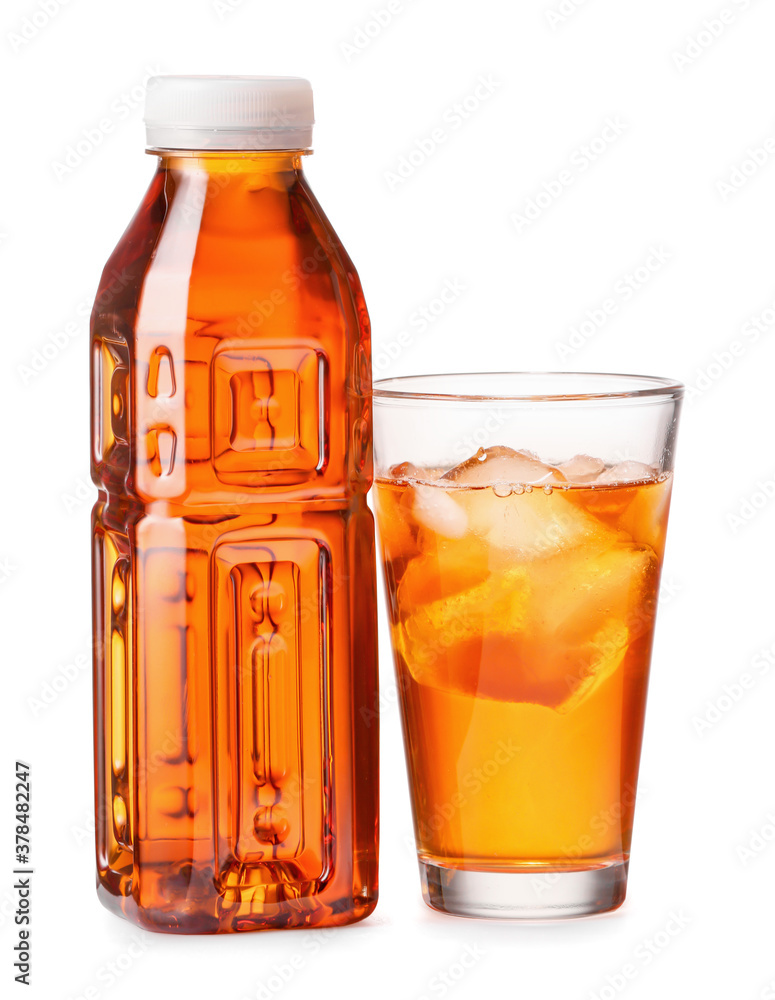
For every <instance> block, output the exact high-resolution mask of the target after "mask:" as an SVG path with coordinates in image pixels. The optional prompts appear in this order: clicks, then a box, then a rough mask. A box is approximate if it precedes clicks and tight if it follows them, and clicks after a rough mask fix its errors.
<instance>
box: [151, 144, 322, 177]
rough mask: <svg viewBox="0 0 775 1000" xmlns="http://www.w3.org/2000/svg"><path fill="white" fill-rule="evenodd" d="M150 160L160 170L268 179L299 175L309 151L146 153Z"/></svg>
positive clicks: (167, 151) (179, 150)
mask: <svg viewBox="0 0 775 1000" xmlns="http://www.w3.org/2000/svg"><path fill="white" fill-rule="evenodd" d="M146 152H147V153H149V154H150V155H151V156H158V157H159V168H160V169H162V170H171V171H176V172H177V171H180V172H181V173H184V174H185V173H189V172H191V173H200V172H201V171H205V172H206V173H208V174H223V173H226V174H232V175H235V176H236V175H255V174H263V175H271V174H299V173H301V172H302V157H304V156H309V155H310V154H311V153H312V150H311V149H261V150H259V149H249V150H239V151H236V150H231V149H226V150H209V149H208V150H200V149H148V150H146Z"/></svg>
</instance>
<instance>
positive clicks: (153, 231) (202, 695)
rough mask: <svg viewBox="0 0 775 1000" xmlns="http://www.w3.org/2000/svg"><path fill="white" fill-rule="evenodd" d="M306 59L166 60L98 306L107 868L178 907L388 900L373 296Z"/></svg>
mask: <svg viewBox="0 0 775 1000" xmlns="http://www.w3.org/2000/svg"><path fill="white" fill-rule="evenodd" d="M312 122H313V117H312V94H311V89H310V85H309V83H308V82H307V81H306V80H301V79H297V78H291V77H279V78H278V77H274V78H273V77H157V78H155V79H154V80H152V81H151V82H150V85H149V93H148V101H147V107H146V126H147V134H148V148H149V152H151V153H152V154H153V155H155V156H157V157H158V158H159V162H158V169H157V171H156V174H155V176H154V178H153V180H152V182H151V185H150V188H149V189H148V192H147V194H146V196H145V198H144V200H143V202H142V204H141V206H140V208H139V210H138V212H137V214H136V215H135V217H134V219H133V220H132V222H131V223H130V225H129V228H128V229H127V231H126V232H125V234H124V236H123V237H122V239H121V241H120V242H119V244H118V246H117V248H116V250H115V251H114V253H113V255H112V256H111V258H110V259H109V261H108V263H107V265H106V267H105V271H104V273H103V277H102V282H101V285H100V289H99V291H98V293H97V297H96V302H95V305H94V311H93V314H92V334H91V359H92V400H93V412H92V476H93V479H94V482H95V483H96V484H97V486H98V487H99V498H98V501H97V504H96V506H95V509H94V646H95V684H94V707H95V757H96V769H95V770H96V813H97V818H96V841H97V865H98V892H99V896H100V898H101V899H102V901H103V903H104V904H105V905H106V906H107V907H108V908H109V909H111V910H114V911H116V912H118V913H123V915H125V916H127V917H129V918H130V919H132V920H134V921H136V922H137V923H138V924H140V925H142V926H144V927H148V928H151V929H156V930H163V931H172V932H175V931H177V932H182V933H203V932H222V931H238V930H255V929H260V928H268V927H294V926H309V925H317V926H326V925H335V924H345V923H349V922H351V921H354V920H358V919H361V918H362V917H364V916H366V915H368V914H369V913H370V912H371V911H372V910H373V908H374V906H375V904H376V899H377V840H378V805H377V792H378V759H377V738H378V731H377V717H376V708H377V689H376V683H377V682H376V609H375V585H374V528H373V520H372V516H371V513H370V511H369V510H368V508H367V506H366V492H367V490H368V488H369V485H370V482H371V474H372V467H371V376H370V337H369V320H368V314H367V312H366V306H365V304H364V301H363V296H362V293H361V287H360V283H359V280H358V276H357V274H356V272H355V269H354V267H353V265H352V263H351V261H350V259H349V257H348V256H347V254H346V252H345V251H344V249H343V248H342V246H341V244H340V242H339V240H338V238H337V236H336V234H335V233H334V231H333V229H332V228H331V225H330V223H329V222H328V220H327V218H326V216H325V215H324V214H323V211H322V209H321V208H320V206H319V204H318V203H317V201H316V199H315V197H314V195H313V194H312V192H311V191H310V188H309V186H308V184H307V181H306V179H305V176H304V173H303V171H302V157H303V156H304V155H305V154H306V153H307V152H308V151H309V145H310V142H311V133H312Z"/></svg>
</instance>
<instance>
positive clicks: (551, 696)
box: [374, 373, 683, 919]
mask: <svg viewBox="0 0 775 1000" xmlns="http://www.w3.org/2000/svg"><path fill="white" fill-rule="evenodd" d="M682 395H683V387H682V386H681V385H680V384H679V383H676V382H673V381H671V380H668V379H662V378H651V377H645V376H626V375H597V374H571V373H557V374H549V373H524V374H478V375H475V374H470V375H430V376H412V377H407V378H395V379H387V380H383V381H379V382H377V383H376V384H375V386H374V410H375V412H374V423H375V435H374V446H375V463H376V469H375V487H376V489H375V499H376V507H377V520H378V527H379V533H380V537H381V544H382V553H383V557H384V569H385V581H386V588H387V596H388V603H389V613H390V622H391V630H392V643H393V652H394V658H395V665H396V674H397V683H398V688H399V693H400V699H401V709H402V721H403V729H404V742H405V747H406V757H407V765H408V772H409V782H410V787H411V797H412V806H413V812H414V826H415V837H416V842H417V852H418V857H419V862H420V874H421V881H422V888H423V895H424V897H425V900H426V902H427V903H429V904H430V905H431V906H432V907H434V908H436V909H438V910H442V911H445V912H447V913H455V914H461V915H468V916H485V917H523V918H529V919H535V918H545V917H563V916H580V915H582V914H588V913H598V912H602V911H605V910H611V909H615V908H616V907H617V906H619V905H620V904H621V903H622V902H623V900H624V896H625V892H626V886H627V870H628V865H629V857H630V841H631V836H632V824H633V813H634V807H635V789H636V785H637V780H638V766H639V759H640V748H641V737H642V733H643V720H644V711H645V705H646V688H647V682H648V674H649V663H650V658H651V647H652V640H653V635H654V621H655V614H656V606H657V597H658V590H659V577H660V572H661V567H662V557H663V553H664V546H665V531H666V528H667V515H668V508H669V505H670V490H671V486H672V476H673V455H674V447H675V439H676V430H677V423H678V415H679V410H680V406H681V399H682Z"/></svg>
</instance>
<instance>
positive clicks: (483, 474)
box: [442, 444, 565, 486]
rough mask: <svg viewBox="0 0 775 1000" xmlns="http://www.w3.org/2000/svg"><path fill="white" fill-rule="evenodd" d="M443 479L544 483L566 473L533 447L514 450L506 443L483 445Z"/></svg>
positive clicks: (467, 482) (560, 478)
mask: <svg viewBox="0 0 775 1000" xmlns="http://www.w3.org/2000/svg"><path fill="white" fill-rule="evenodd" d="M442 479H447V480H451V481H452V482H454V483H458V484H460V485H466V486H493V485H494V484H496V483H519V484H521V485H523V486H541V485H543V484H544V483H564V482H565V477H564V476H563V474H562V473H561V472H558V471H557V469H555V468H554V466H551V465H546V464H545V463H544V462H542V461H540V459H538V458H537V457H536V456H535V455H533V454H532V453H531V452H529V451H514V449H513V448H507V447H506V446H505V445H502V444H496V445H493V447H492V448H480V449H479V451H478V452H477V453H476V454H475V455H472V456H471V458H467V459H466V460H465V462H461V463H460V465H456V466H455V467H454V469H450V470H449V472H447V473H446V474H445V475H444V476H442Z"/></svg>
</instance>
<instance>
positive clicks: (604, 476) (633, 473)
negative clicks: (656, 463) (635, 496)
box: [595, 461, 656, 486]
mask: <svg viewBox="0 0 775 1000" xmlns="http://www.w3.org/2000/svg"><path fill="white" fill-rule="evenodd" d="M644 479H645V480H650V479H656V475H655V472H654V469H653V468H652V467H651V466H650V465H644V464H643V462H633V461H626V462H617V464H616V465H612V466H611V467H610V469H606V470H605V471H604V472H601V473H600V475H599V476H598V477H597V479H595V483H600V485H601V486H602V485H613V484H614V483H637V482H642V481H643V480H644Z"/></svg>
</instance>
